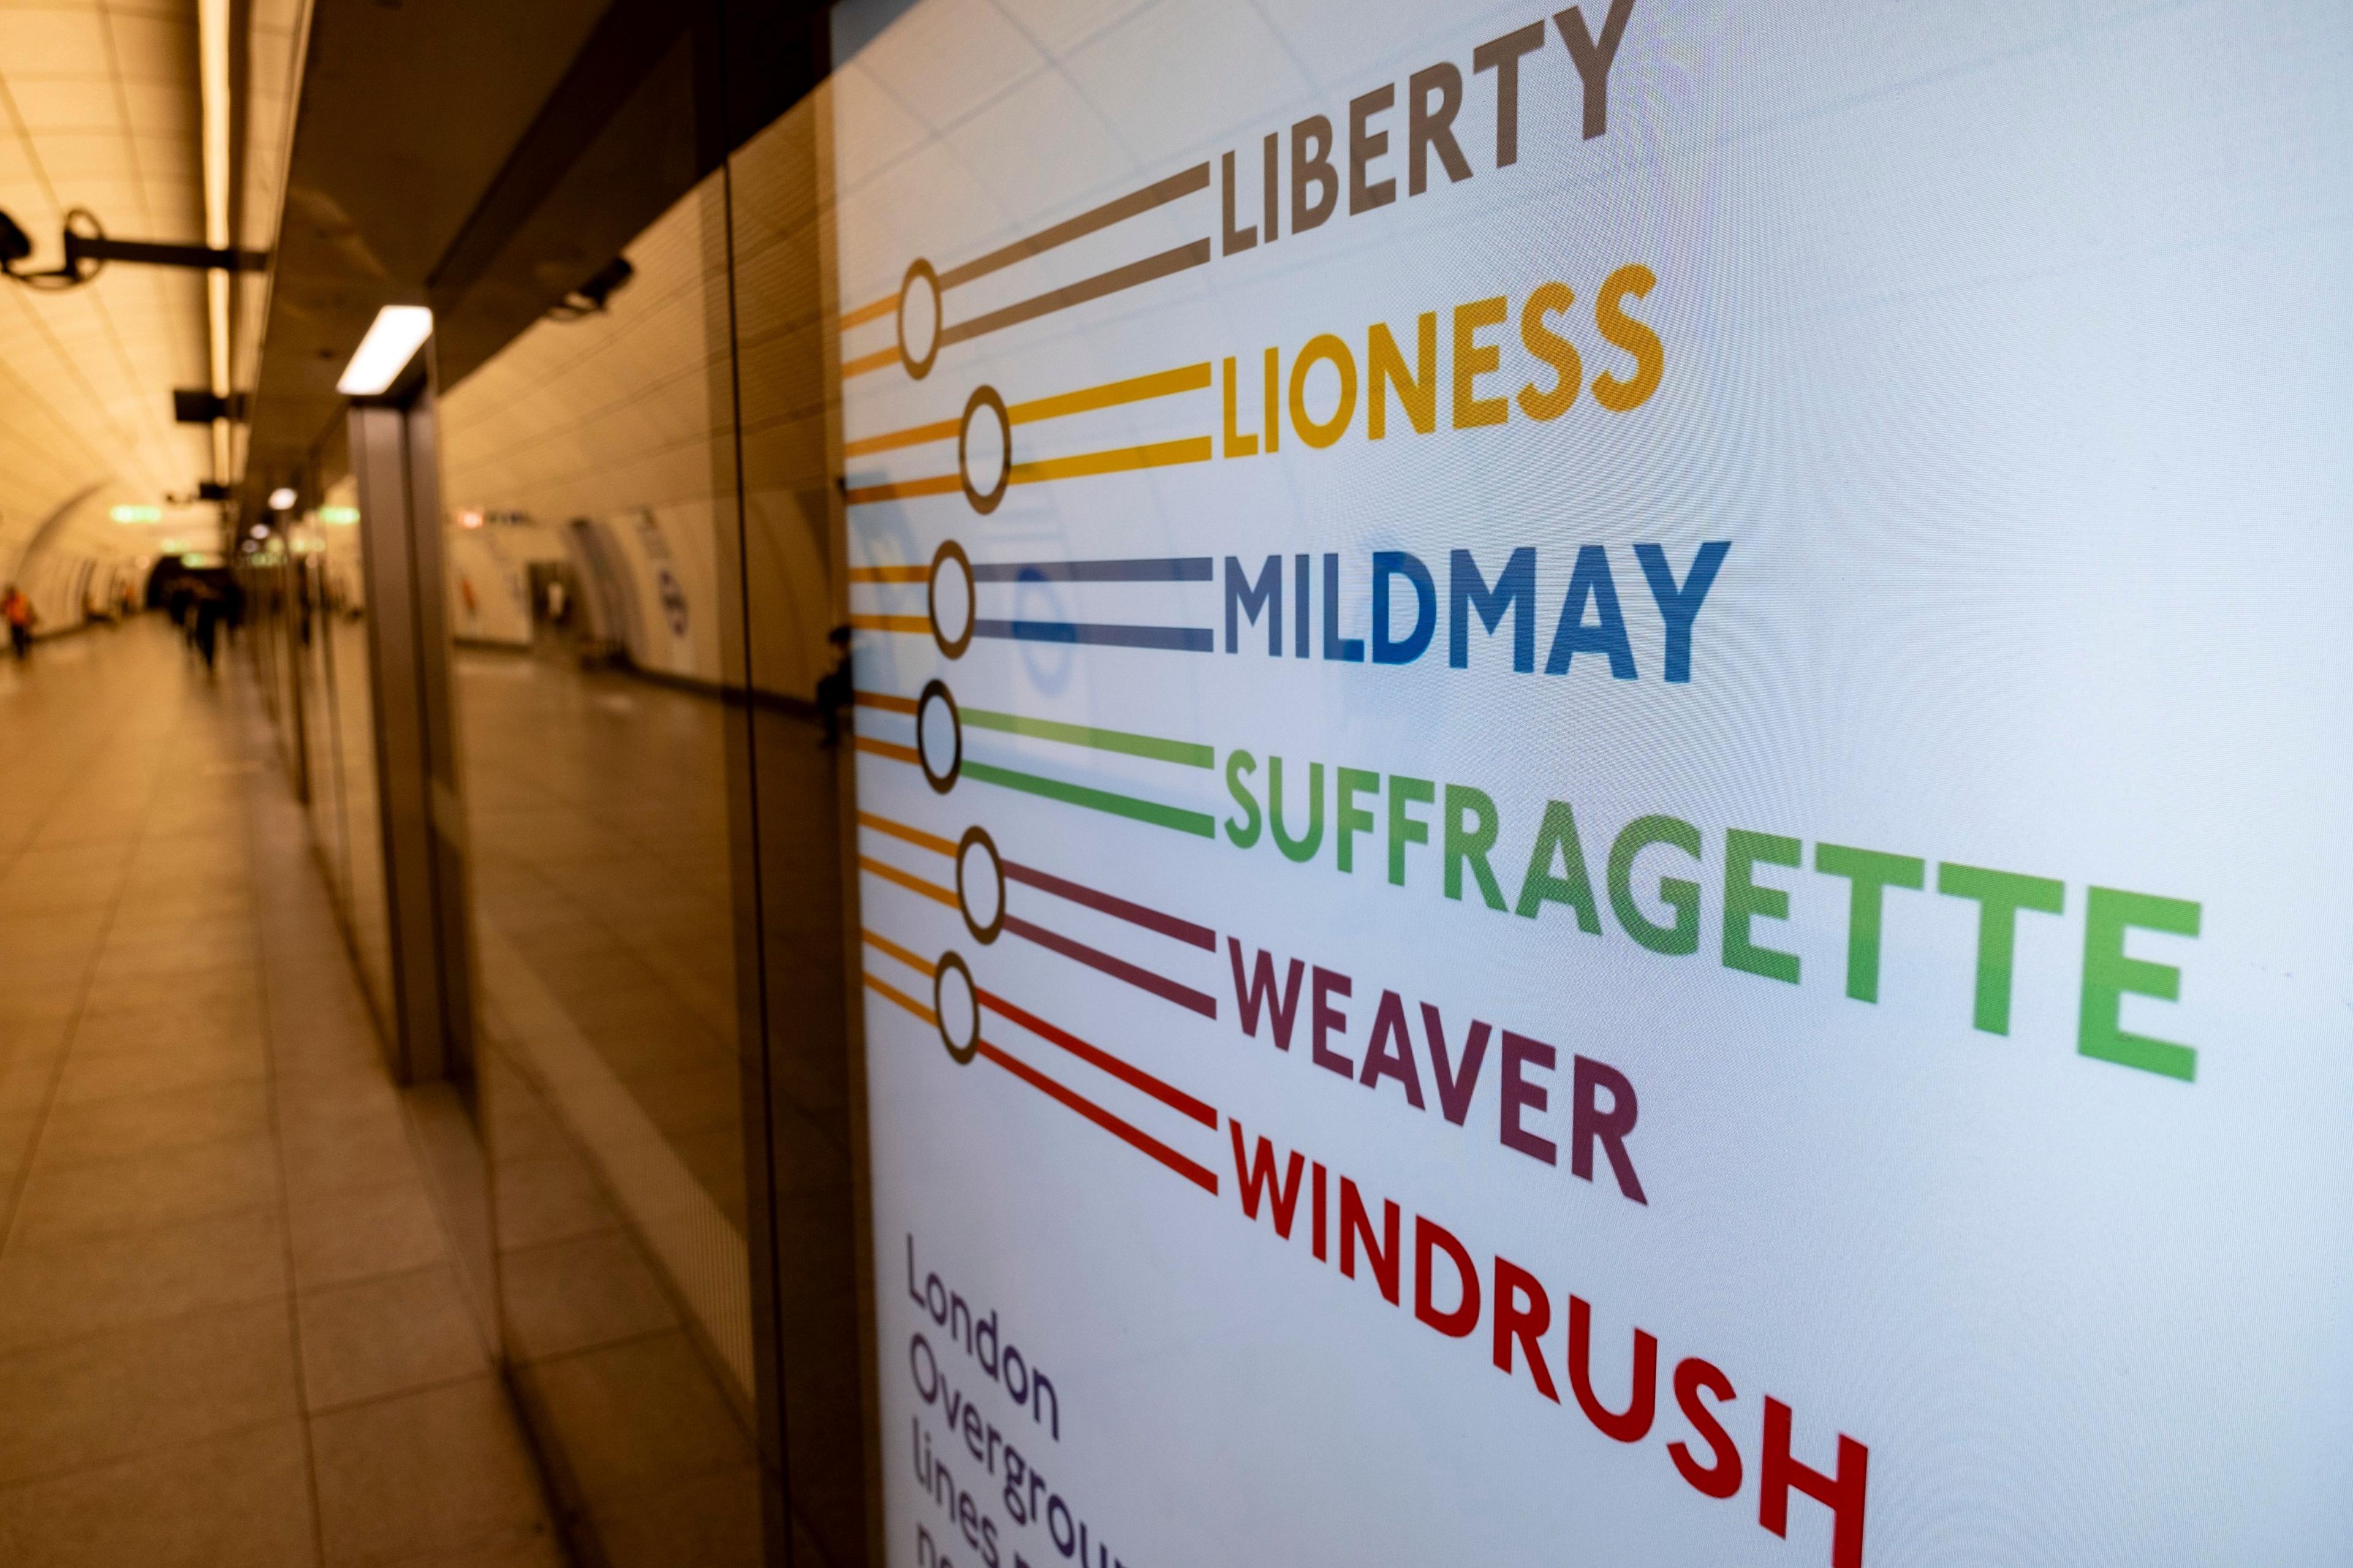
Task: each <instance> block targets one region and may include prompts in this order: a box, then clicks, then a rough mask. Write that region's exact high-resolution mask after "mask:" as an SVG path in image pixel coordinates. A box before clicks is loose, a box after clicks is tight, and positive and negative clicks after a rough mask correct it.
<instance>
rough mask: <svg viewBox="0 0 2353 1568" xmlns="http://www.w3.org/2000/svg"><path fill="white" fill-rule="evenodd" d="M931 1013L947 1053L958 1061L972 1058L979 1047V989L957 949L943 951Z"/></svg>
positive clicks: (933, 980)
mask: <svg viewBox="0 0 2353 1568" xmlns="http://www.w3.org/2000/svg"><path fill="white" fill-rule="evenodd" d="M932 1013H933V1016H934V1018H936V1019H937V1020H938V1023H939V1030H940V1043H941V1044H942V1045H944V1046H945V1047H947V1048H948V1055H949V1056H951V1057H954V1058H955V1059H956V1061H957V1063H958V1064H959V1065H961V1064H962V1063H965V1062H968V1061H970V1060H972V1058H974V1057H975V1056H976V1055H977V1054H978V1052H979V1050H980V989H979V987H978V986H976V985H975V984H973V983H972V971H971V970H969V969H967V968H965V963H964V960H963V959H962V958H961V957H959V956H957V955H956V954H955V953H953V952H944V953H942V954H940V965H939V967H938V968H937V969H936V970H934V971H933V972H932Z"/></svg>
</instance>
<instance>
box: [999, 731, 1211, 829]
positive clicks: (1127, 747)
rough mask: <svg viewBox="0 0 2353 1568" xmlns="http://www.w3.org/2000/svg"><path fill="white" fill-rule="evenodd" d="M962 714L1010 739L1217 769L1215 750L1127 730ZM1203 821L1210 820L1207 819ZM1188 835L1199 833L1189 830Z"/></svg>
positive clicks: (1188, 742) (1193, 743)
mask: <svg viewBox="0 0 2353 1568" xmlns="http://www.w3.org/2000/svg"><path fill="white" fill-rule="evenodd" d="M959 711H960V712H961V713H962V715H963V718H964V721H965V723H967V724H970V725H971V726H973V727H974V728H975V729H976V730H997V731H1003V732H1004V733H1006V734H1008V735H1033V736H1035V737H1037V738H1038V739H1039V740H1040V741H1060V742H1063V743H1065V744H1067V745H1072V746H1092V747H1094V748H1095V750H1097V751H1099V752H1125V753H1126V754H1127V755H1129V756H1131V757H1150V758H1151V759H1153V760H1154V761H1155V762H1161V763H1183V764H1184V765H1185V766H1187V767H1188V768H1214V767H1216V766H1217V765H1218V749H1217V748H1216V747H1215V746H1204V745H1200V744H1198V743H1196V742H1191V741H1166V740H1163V739H1161V738H1160V737H1159V736H1157V735H1138V734H1134V733H1132V732H1130V731H1126V730H1098V729H1097V728H1095V727H1094V726H1093V725H1092V724H1065V723H1063V722H1062V721H1060V720H1058V719H1030V718H1026V717H1024V716H1023V715H1021V714H1018V713H992V712H990V711H989V710H987V709H985V708H965V709H961V710H959ZM1039 793H1041V794H1042V793H1044V792H1042V791H1041V792H1039ZM1111 798H1113V799H1117V798H1119V797H1117V796H1113V797H1111ZM1081 804H1082V805H1083V804H1085V803H1084V802H1082V803H1081ZM1105 809H1109V808H1108V807H1106V808H1105ZM1130 815H1133V814H1132V813H1131V814H1130ZM1203 820H1204V821H1207V820H1208V819H1207V818H1206V817H1205V818H1203ZM1187 831H1188V832H1189V831H1196V830H1194V829H1190V828H1188V829H1187ZM1198 831H1200V832H1202V833H1204V834H1206V833H1207V832H1208V829H1207V828H1202V829H1198Z"/></svg>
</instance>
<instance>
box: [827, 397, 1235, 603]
mask: <svg viewBox="0 0 2353 1568" xmlns="http://www.w3.org/2000/svg"><path fill="white" fill-rule="evenodd" d="M1208 386H1209V362H1208V361H1207V360H1203V361H1202V362H1201V363H1199V364H1187V365H1179V366H1177V367H1176V369H1175V370H1158V371H1154V372H1153V373H1152V374H1150V375H1134V376H1130V377H1128V378H1127V379H1126V380H1124V381H1107V382H1105V383H1103V384H1102V385H1101V386H1082V387H1081V388H1080V389H1079V390H1078V391H1076V392H1060V393H1056V394H1055V395H1052V396H1050V397H1034V398H1031V399H1030V400H1029V402H1027V403H1017V404H1014V405H1012V406H1011V407H1009V408H1008V409H1007V410H1006V411H1005V417H1006V419H1007V420H1008V422H1009V423H1011V424H1015V425H1028V424H1032V423H1034V422H1036V421H1038V420H1040V419H1060V418H1062V417H1064V416H1068V415H1071V414H1091V413H1092V412H1093V411H1094V410H1096V409H1098V408H1116V407H1118V406H1119V405H1121V404H1123V403H1143V402H1145V401H1147V400H1149V399H1151V398H1155V397H1171V396H1174V395H1176V394H1177V393H1180V392H1204V391H1207V390H1208ZM963 423H964V422H963V421H962V420H960V419H942V420H938V421H936V422H934V423H933V424H930V425H910V426H907V428H905V429H904V430H892V431H887V432H885V433H884V434H882V435H880V436H868V437H864V438H862V439H860V440H856V441H851V442H849V443H847V444H846V445H844V446H843V447H842V448H841V455H842V456H843V457H845V458H862V457H864V456H866V454H868V453H869V452H890V451H895V450H897V449H898V448H899V447H920V446H922V445H923V443H924V442H926V441H952V440H954V439H955V435H956V431H957V429H958V427H959V426H962V424H963ZM850 580H851V581H852V582H855V581H857V578H856V576H855V574H853V575H852V577H851V579H850Z"/></svg>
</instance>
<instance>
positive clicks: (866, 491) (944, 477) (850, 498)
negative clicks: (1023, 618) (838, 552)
mask: <svg viewBox="0 0 2353 1568" xmlns="http://www.w3.org/2000/svg"><path fill="white" fill-rule="evenodd" d="M1208 444H1209V438H1208V437H1207V436H1204V437H1201V445H1202V446H1203V447H1208ZM1202 456H1204V457H1207V456H1208V453H1207V452H1206V451H1204V452H1203V453H1202ZM961 489H964V480H963V479H960V478H958V477H957V476H956V475H955V474H940V475H937V476H935V477H934V478H932V479H900V480H898V481H896V482H895V483H892V484H887V485H860V486H859V487H858V488H857V489H848V490H844V491H842V492H841V499H842V500H844V501H846V502H848V503H849V505H851V506H858V505H860V504H862V503H864V502H866V501H873V500H912V499H913V498H914V497H916V496H952V495H954V494H955V493H956V492H957V491H958V490H961Z"/></svg>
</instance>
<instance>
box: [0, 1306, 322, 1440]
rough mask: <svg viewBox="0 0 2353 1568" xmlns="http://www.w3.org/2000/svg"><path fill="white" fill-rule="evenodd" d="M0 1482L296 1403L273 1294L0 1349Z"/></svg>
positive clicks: (284, 1325)
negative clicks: (268, 1298)
mask: <svg viewBox="0 0 2353 1568" xmlns="http://www.w3.org/2000/svg"><path fill="white" fill-rule="evenodd" d="M0 1411H5V1412H6V1419H5V1420H0V1486H5V1485H6V1484H7V1483H9V1482H13V1481H20V1480H26V1479H32V1478H34V1477H37V1476H43V1475H61V1474H64V1473H65V1472H67V1471H69V1470H76V1469H80V1468H84V1467H86V1466H89V1465H92V1464H98V1463H101V1462H104V1461H107V1460H111V1459H118V1458H125V1457H127V1456H129V1455H132V1454H136V1453H142V1452H145V1451H146V1450H149V1449H152V1448H161V1447H169V1446H170V1445H172V1444H174V1443H183V1442H187V1441H189V1440H191V1439H194V1438H197V1437H208V1436H215V1435H216V1434H219V1433H222V1432H228V1431H235V1430H237V1429H238V1428H241V1427H246V1426H257V1425H259V1424H261V1423H263V1422H266V1421H270V1420H274V1419H279V1418H282V1417H285V1416H289V1415H298V1414H300V1405H299V1401H298V1398H297V1394H296V1388H295V1377H294V1336H293V1333H292V1330H291V1325H290V1322H289V1321H288V1317H287V1307H286V1303H285V1302H284V1301H282V1300H272V1301H263V1302H258V1303H256V1304H254V1305H251V1306H246V1307H228V1308H222V1309H218V1310H213V1311H208V1312H200V1313H195V1314H193V1315H191V1316H188V1317H185V1318H172V1319H168V1320H166V1321H163V1322H157V1323H142V1324H139V1325H136V1326H134V1327H132V1328H127V1329H118V1330H115V1331H111V1332H109V1333H104V1334H93V1335H88V1336H85V1337H83V1338H81V1339H77V1340H70V1341H68V1342H64V1343H61V1344H54V1345H44V1346H41V1347H39V1348H37V1349H35V1350H28V1351H17V1352H13V1353H11V1354H7V1355H0Z"/></svg>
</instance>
